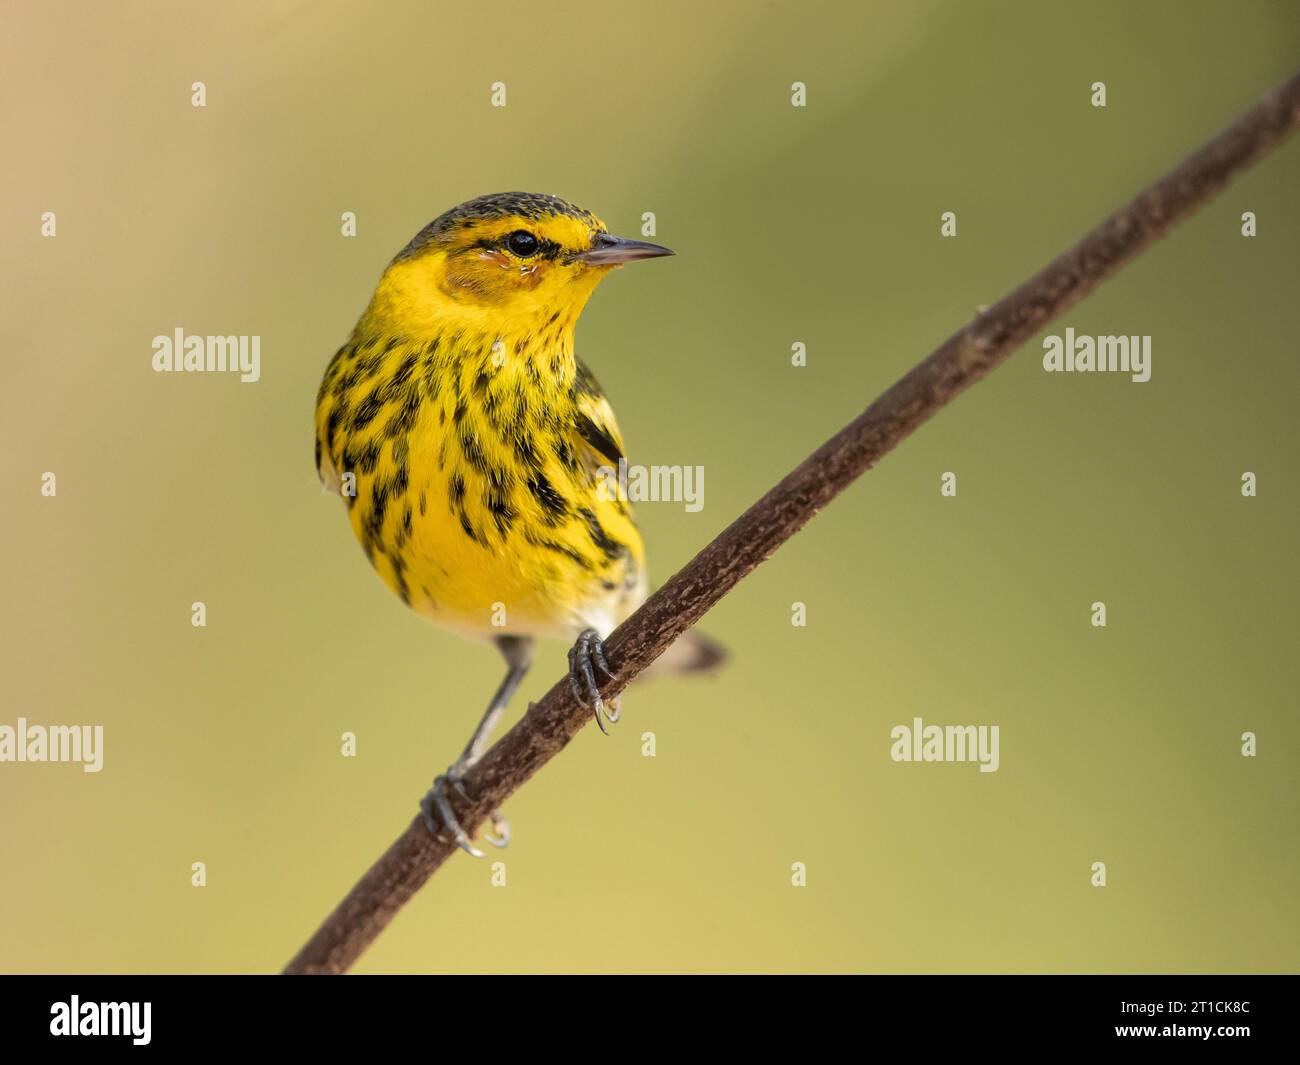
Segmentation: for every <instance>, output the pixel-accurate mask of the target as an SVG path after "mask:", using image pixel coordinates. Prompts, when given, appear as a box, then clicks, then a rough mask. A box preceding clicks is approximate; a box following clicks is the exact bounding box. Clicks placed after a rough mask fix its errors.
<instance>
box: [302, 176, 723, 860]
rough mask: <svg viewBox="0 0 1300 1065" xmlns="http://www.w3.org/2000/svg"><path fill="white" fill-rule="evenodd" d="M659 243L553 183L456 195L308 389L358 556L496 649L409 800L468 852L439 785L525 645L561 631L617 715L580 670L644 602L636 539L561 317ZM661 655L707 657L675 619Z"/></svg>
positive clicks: (660, 252)
mask: <svg viewBox="0 0 1300 1065" xmlns="http://www.w3.org/2000/svg"><path fill="white" fill-rule="evenodd" d="M672 254H674V253H673V252H672V251H670V250H669V249H668V248H665V247H663V246H661V245H658V244H652V243H649V242H647V241H644V240H638V239H631V238H625V237H618V236H614V235H613V234H611V233H610V232H609V230H608V229H607V227H606V226H605V224H604V223H603V222H601V221H600V219H599V218H597V217H596V216H595V215H594V214H592V213H591V212H590V211H587V210H584V209H582V208H580V207H576V206H574V205H573V204H572V203H570V202H568V201H566V200H564V199H561V198H559V197H557V196H552V195H547V194H541V193H527V192H503V193H495V194H491V195H486V196H479V197H477V198H475V199H471V200H468V201H466V202H465V203H462V204H460V205H459V206H457V207H453V208H451V209H450V210H448V211H445V212H444V213H443V214H441V215H439V216H438V217H437V218H435V219H434V220H433V221H432V222H430V223H429V224H428V225H426V226H425V227H424V228H423V229H421V230H420V231H419V232H418V233H417V234H416V235H415V237H414V238H412V240H411V241H410V242H409V243H408V244H407V245H406V246H405V247H404V248H403V249H402V250H401V251H400V252H398V254H397V255H396V256H395V257H394V258H393V260H392V261H391V262H390V263H389V265H388V267H387V269H385V271H384V273H383V274H382V276H381V277H380V279H379V282H378V284H377V286H376V288H375V291H374V294H373V295H372V297H371V299H370V302H369V304H368V306H367V307H366V309H365V311H364V313H362V315H361V317H360V318H359V319H358V321H357V324H356V326H355V328H354V329H353V331H352V333H351V335H350V337H349V338H348V340H347V342H346V343H344V344H343V346H342V347H340V348H339V349H338V351H337V352H336V353H335V355H334V357H333V358H332V359H331V360H330V362H329V364H328V365H327V367H326V370H325V373H324V377H323V379H322V381H321V385H320V389H319V391H318V393H317V398H316V412H315V430H316V432H315V436H316V446H315V455H316V469H317V473H318V475H319V477H320V479H321V481H322V484H323V485H324V487H325V488H327V489H329V490H331V491H334V492H337V493H338V494H339V495H340V496H341V497H342V498H343V500H344V502H345V503H346V509H347V514H348V517H349V520H350V524H351V527H352V531H353V533H354V534H355V536H356V539H357V540H358V541H359V543H360V545H361V548H362V550H363V551H364V552H365V555H366V557H367V558H368V559H369V560H370V562H371V564H372V566H373V567H374V569H375V571H376V572H377V573H378V575H379V576H380V577H381V578H382V580H383V581H384V583H385V584H387V586H388V587H389V588H390V589H392V591H393V592H395V593H396V594H397V596H398V597H399V598H400V599H401V600H402V602H403V603H405V604H406V605H407V606H408V607H410V608H411V610H413V611H415V612H416V613H417V614H419V615H421V616H423V617H424V618H427V619H428V620H430V621H432V622H434V623H435V624H436V625H438V626H440V627H442V628H444V629H446V630H449V631H451V632H453V633H456V634H458V635H460V636H462V637H465V638H467V639H470V640H477V641H488V642H490V643H492V644H494V645H495V646H496V648H497V650H498V651H499V652H500V654H501V655H502V657H503V658H504V659H505V663H506V675H505V678H504V679H503V680H502V681H501V683H500V686H499V687H498V688H497V690H496V692H495V694H494V695H493V696H492V698H491V699H490V701H489V703H488V707H487V710H486V712H485V713H484V714H483V716H482V718H481V720H480V721H479V724H478V726H477V728H475V730H474V732H473V735H472V736H471V738H470V740H469V742H468V744H467V745H466V746H465V749H464V751H463V752H462V754H461V755H460V757H459V758H457V759H456V761H455V762H453V763H452V764H451V765H450V766H449V767H448V769H447V770H446V772H445V773H441V774H439V775H438V776H437V777H436V778H435V780H434V782H433V786H432V788H431V789H430V790H429V792H428V793H427V794H426V795H425V796H424V798H423V799H422V800H421V803H420V809H421V812H422V814H423V817H424V821H425V824H426V825H427V826H428V829H429V831H430V832H431V833H433V834H434V835H435V836H436V835H441V834H442V831H443V830H444V829H445V830H446V831H447V832H448V833H450V835H451V838H452V839H453V840H454V841H455V842H456V844H458V845H459V846H460V847H461V849H463V850H465V851H466V852H467V853H469V854H472V855H474V856H475V857H482V856H483V852H482V851H480V850H478V848H476V847H475V846H474V845H473V842H472V840H471V838H470V835H469V833H468V832H467V831H466V830H465V828H464V827H462V826H461V825H460V824H459V823H458V822H457V819H456V817H455V814H454V812H453V810H452V808H451V805H450V803H449V801H448V793H449V790H451V789H454V790H456V791H457V792H458V793H459V794H460V795H461V796H462V797H466V798H467V797H468V795H467V793H466V790H465V784H464V779H465V776H466V774H467V772H468V771H469V769H470V768H471V767H472V766H473V765H474V764H475V763H476V762H478V761H479V760H480V759H481V758H482V756H483V754H484V753H485V752H486V749H487V745H488V741H489V739H490V737H491V735H492V732H493V730H494V729H495V728H496V726H497V724H498V723H499V720H500V718H501V716H502V714H503V713H504V712H505V710H506V707H507V706H508V704H509V702H510V699H511V697H512V696H513V695H514V693H515V692H516V690H517V689H518V688H519V686H520V684H521V683H522V681H523V679H524V677H525V675H526V674H527V672H528V670H529V667H530V665H531V664H532V661H533V656H534V651H535V647H536V642H537V640H539V639H563V640H566V641H571V646H570V649H569V652H568V664H569V680H570V686H571V689H572V691H573V694H574V697H575V698H576V699H577V700H578V701H579V702H580V703H582V704H583V705H584V706H586V707H587V708H588V709H589V710H590V711H591V712H592V714H593V716H594V719H595V721H596V723H597V724H598V725H599V727H600V730H601V731H602V732H605V733H606V734H608V729H607V723H613V722H616V721H617V720H618V715H619V707H618V704H617V701H615V700H611V701H610V702H609V703H606V702H605V701H604V700H603V699H602V698H601V695H600V691H599V684H600V681H599V679H598V675H599V676H603V677H606V678H613V676H614V672H613V670H612V669H611V668H610V665H609V662H608V660H607V658H606V655H605V651H604V640H605V639H606V638H607V637H608V635H609V633H610V632H611V631H612V630H613V628H614V627H615V626H616V625H617V624H618V623H619V622H621V621H622V620H624V619H625V618H626V617H627V616H628V615H629V614H630V613H631V612H632V611H633V610H635V609H636V607H637V606H639V605H640V604H641V602H642V601H643V600H644V599H645V597H646V594H647V590H648V581H647V573H646V565H645V546H644V543H643V540H642V537H641V534H640V532H639V531H638V529H637V525H636V522H635V519H634V515H633V512H632V507H631V504H630V501H629V500H628V499H626V498H623V497H622V495H620V493H619V492H618V491H617V490H611V485H612V483H613V478H611V477H610V476H609V473H610V471H612V470H614V469H617V468H618V466H619V463H620V461H626V452H625V446H624V441H623V436H622V433H621V432H620V430H619V427H618V423H617V421H616V420H615V417H614V410H613V407H612V406H611V404H610V401H609V400H608V399H607V398H606V396H605V393H604V391H603V390H602V389H601V387H600V385H599V384H598V383H597V381H596V378H595V376H594V375H593V374H592V372H591V370H590V369H589V368H588V367H587V365H586V364H585V363H584V362H583V361H582V360H580V359H579V358H578V357H577V355H576V353H575V330H576V327H577V324H578V318H579V316H580V315H581V313H582V311H583V309H584V308H585V307H586V305H587V301H588V300H589V298H590V297H591V295H592V294H593V292H594V291H595V290H596V287H597V286H598V285H599V284H600V282H601V281H602V280H604V279H605V278H606V277H607V276H609V275H610V274H611V273H612V272H614V271H615V270H617V269H619V268H620V267H621V266H623V265H624V264H627V263H633V262H638V261H643V260H649V259H656V258H662V257H665V256H670V255H672ZM625 494H626V493H623V495H625ZM671 650H672V651H673V652H674V653H673V654H672V655H671V656H665V660H668V659H669V658H670V657H671V660H670V661H668V662H667V664H668V668H672V669H674V670H675V671H678V672H712V671H713V670H714V669H715V668H716V667H717V666H718V665H719V664H720V663H721V661H722V660H723V659H724V657H725V652H724V651H723V649H722V647H721V645H719V644H718V643H716V642H715V641H713V640H712V639H711V638H709V637H706V636H703V635H702V634H699V633H697V632H695V631H694V630H692V631H691V632H688V633H687V634H686V636H685V637H684V638H683V640H680V641H679V642H678V645H676V647H675V648H673V649H671ZM489 818H490V820H491V822H492V825H493V831H492V833H486V834H485V838H486V839H487V841H488V842H489V843H491V844H493V845H495V846H498V847H501V846H505V845H506V844H508V843H509V841H510V837H511V831H510V826H509V823H508V822H507V821H506V820H505V818H504V816H503V815H502V814H501V811H500V810H493V811H492V812H491V813H490V814H489Z"/></svg>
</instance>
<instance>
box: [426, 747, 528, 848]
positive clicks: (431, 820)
mask: <svg viewBox="0 0 1300 1065" xmlns="http://www.w3.org/2000/svg"><path fill="white" fill-rule="evenodd" d="M448 785H450V786H451V787H453V788H455V789H456V792H457V794H459V795H460V797H461V798H462V799H465V800H466V801H468V800H469V792H467V791H466V790H465V780H464V778H463V777H462V776H461V775H460V774H459V773H457V772H456V771H455V767H454V766H453V767H452V768H451V769H449V770H447V772H445V773H443V774H441V775H439V776H437V777H435V778H434V781H433V787H432V788H430V789H429V793H428V794H427V795H425V797H424V798H423V799H421V800H420V812H421V813H423V814H424V824H425V827H426V828H427V829H428V830H429V832H430V833H431V834H433V835H435V836H440V835H442V832H443V829H444V828H445V829H447V831H449V832H450V833H451V838H452V839H453V840H455V842H456V845H457V846H458V847H460V849H461V850H463V851H464V852H465V853H466V854H469V855H472V856H473V857H475V858H482V857H484V854H483V852H482V851H481V850H479V849H478V848H477V847H476V846H474V844H473V843H472V842H471V841H470V838H469V835H468V833H466V831H465V830H464V829H463V828H461V827H460V822H459V821H457V820H456V815H455V814H454V813H453V812H452V809H451V803H449V802H448V801H447V787H448ZM489 816H490V817H491V819H492V828H493V829H494V830H495V831H496V833H497V834H496V835H495V836H492V835H485V836H484V837H483V838H484V839H486V840H487V841H488V842H489V843H490V844H492V846H494V847H505V846H508V845H509V843H510V822H509V821H507V820H506V819H505V818H504V817H502V816H501V811H500V810H493V811H492V813H491V814H490V815H489Z"/></svg>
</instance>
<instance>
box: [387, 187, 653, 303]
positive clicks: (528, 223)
mask: <svg viewBox="0 0 1300 1065" xmlns="http://www.w3.org/2000/svg"><path fill="white" fill-rule="evenodd" d="M672 254H673V253H672V252H671V251H669V250H668V249H667V248H663V247H660V246H659V245H658V244H650V243H647V242H646V241H642V240H630V239H627V238H624V237H616V236H613V235H611V234H610V233H609V231H608V230H607V229H606V228H605V224H604V223H603V222H601V220H600V219H599V218H597V217H596V216H595V215H593V214H592V213H591V212H590V211H584V210H583V209H582V208H580V207H575V206H574V205H573V204H571V203H568V202H566V201H565V200H561V199H559V198H558V197H556V196H545V195H541V194H538V193H528V192H503V193H496V194H494V195H490V196H480V197H478V198H477V199H474V200H469V201H468V202H466V203H462V204H461V205H460V206H459V207H453V208H452V209H451V210H450V211H447V212H446V213H445V214H443V215H440V216H439V217H438V218H436V219H434V221H432V222H431V223H429V225H427V226H425V227H424V229H422V230H421V231H420V232H419V233H418V234H417V235H416V236H415V239H414V240H412V241H411V243H410V244H408V245H407V246H406V248H404V249H403V250H402V251H401V252H400V253H399V254H398V256H397V258H395V259H394V260H393V262H392V264H391V265H390V266H389V268H388V271H387V273H386V274H385V275H384V281H383V282H381V286H380V290H381V292H383V290H384V288H385V286H387V287H388V288H389V289H390V290H391V292H392V295H393V296H394V297H397V296H398V294H399V293H400V299H401V301H402V302H403V304H405V306H404V307H403V311H404V312H405V314H407V315H408V316H411V317H416V318H420V317H425V316H428V317H430V318H436V319H440V320H441V324H443V325H445V324H446V319H447V318H448V317H453V318H462V319H464V320H465V321H466V323H467V324H472V323H474V322H476V321H493V322H496V323H498V324H500V323H501V322H503V321H507V322H508V321H514V322H516V323H518V325H519V326H520V327H521V328H532V327H535V326H537V325H539V324H540V323H544V322H546V321H547V320H550V321H554V320H555V319H556V315H557V312H558V313H559V314H560V315H562V316H563V318H564V319H565V320H566V321H576V318H577V315H578V314H579V313H580V312H581V310H582V308H583V306H584V305H585V304H586V302H587V299H588V298H589V297H590V295H591V293H592V292H593V291H594V290H595V288H596V285H597V284H599V283H600V281H601V279H602V278H604V277H605V276H607V275H608V274H609V273H610V272H611V271H612V270H614V269H615V268H617V267H619V266H621V265H622V264H624V263H629V262H634V261H636V260H639V259H653V258H658V257H659V256H662V255H672Z"/></svg>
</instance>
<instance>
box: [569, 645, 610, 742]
mask: <svg viewBox="0 0 1300 1065" xmlns="http://www.w3.org/2000/svg"><path fill="white" fill-rule="evenodd" d="M597 669H599V670H600V671H601V672H602V673H604V674H605V676H606V677H608V678H609V679H610V680H613V679H614V671H613V670H612V669H610V668H609V663H608V662H606V661H605V644H604V642H603V641H602V640H601V638H600V635H599V634H598V633H597V632H596V630H595V629H587V630H585V631H584V632H583V633H582V634H581V635H580V636H579V637H578V640H577V642H576V643H575V644H574V645H573V646H572V647H571V648H569V687H570V688H572V689H573V697H574V698H575V699H577V700H578V702H580V703H581V704H582V705H583V706H589V707H591V711H592V713H593V714H594V715H595V717H596V724H597V725H599V726H600V731H601V732H603V733H604V734H605V735H606V736H608V735H609V729H607V728H606V727H605V722H606V721H608V722H609V723H610V724H613V723H614V722H615V721H617V720H618V716H619V709H618V700H617V699H613V700H611V701H610V704H609V707H608V708H606V706H605V702H604V700H603V699H601V697H600V686H599V685H598V684H597V683H596V670H597Z"/></svg>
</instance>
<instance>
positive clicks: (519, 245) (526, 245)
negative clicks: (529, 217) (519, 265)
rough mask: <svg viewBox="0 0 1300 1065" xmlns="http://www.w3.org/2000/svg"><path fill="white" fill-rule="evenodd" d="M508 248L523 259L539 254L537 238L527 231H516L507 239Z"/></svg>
mask: <svg viewBox="0 0 1300 1065" xmlns="http://www.w3.org/2000/svg"><path fill="white" fill-rule="evenodd" d="M506 247H507V248H509V249H510V250H511V251H512V252H514V253H515V254H516V255H518V256H519V257H520V258H521V259H527V258H528V256H530V255H536V254H537V238H536V237H535V236H533V235H532V234H531V233H529V232H528V230H526V229H516V230H515V231H514V232H513V233H511V234H510V236H508V237H506Z"/></svg>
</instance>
